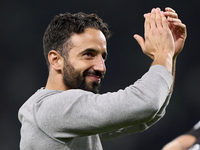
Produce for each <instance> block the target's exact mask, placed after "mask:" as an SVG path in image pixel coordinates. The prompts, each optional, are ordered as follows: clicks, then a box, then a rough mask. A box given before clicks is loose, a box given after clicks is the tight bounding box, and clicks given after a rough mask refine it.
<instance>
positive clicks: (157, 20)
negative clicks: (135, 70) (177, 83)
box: [134, 8, 175, 72]
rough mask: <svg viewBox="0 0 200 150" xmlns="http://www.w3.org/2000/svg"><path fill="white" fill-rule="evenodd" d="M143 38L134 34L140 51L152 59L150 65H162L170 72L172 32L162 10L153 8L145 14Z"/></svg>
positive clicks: (172, 49)
mask: <svg viewBox="0 0 200 150" xmlns="http://www.w3.org/2000/svg"><path fill="white" fill-rule="evenodd" d="M144 17H145V24H144V26H145V40H144V39H143V38H142V37H141V36H139V35H137V34H136V35H134V38H135V39H136V40H137V42H138V43H139V45H140V47H141V48H142V51H143V52H144V53H145V54H146V55H148V56H149V57H151V58H152V59H153V63H152V65H156V64H159V65H163V66H165V67H166V68H167V69H168V70H169V71H170V72H172V58H173V55H174V51H175V46H174V40H173V36H172V32H171V30H170V28H169V25H168V21H167V19H166V16H165V15H164V12H162V11H160V9H159V8H156V9H155V8H153V9H152V11H151V13H148V14H145V15H144Z"/></svg>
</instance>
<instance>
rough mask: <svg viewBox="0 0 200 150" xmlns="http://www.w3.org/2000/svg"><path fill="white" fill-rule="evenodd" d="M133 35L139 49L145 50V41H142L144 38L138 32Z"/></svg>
mask: <svg viewBox="0 0 200 150" xmlns="http://www.w3.org/2000/svg"><path fill="white" fill-rule="evenodd" d="M133 37H134V38H135V40H136V41H137V42H138V44H139V45H140V47H141V49H142V50H143V51H144V50H145V44H144V43H145V41H144V39H143V38H142V37H141V36H140V35H138V34H135V35H134V36H133Z"/></svg>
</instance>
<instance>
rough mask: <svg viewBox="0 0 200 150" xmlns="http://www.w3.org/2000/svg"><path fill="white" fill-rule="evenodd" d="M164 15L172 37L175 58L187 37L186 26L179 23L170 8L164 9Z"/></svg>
mask: <svg viewBox="0 0 200 150" xmlns="http://www.w3.org/2000/svg"><path fill="white" fill-rule="evenodd" d="M164 15H165V16H167V20H168V25H169V28H170V30H171V32H172V35H173V39H174V45H175V52H174V57H176V56H177V55H178V54H179V53H180V52H181V51H182V49H183V46H184V43H185V40H186V37H187V31H186V25H185V24H183V23H182V22H181V20H180V19H179V18H178V15H177V13H176V12H175V10H173V9H172V8H170V7H166V8H165V12H164Z"/></svg>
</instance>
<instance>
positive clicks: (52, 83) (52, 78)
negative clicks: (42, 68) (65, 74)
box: [45, 72, 68, 91]
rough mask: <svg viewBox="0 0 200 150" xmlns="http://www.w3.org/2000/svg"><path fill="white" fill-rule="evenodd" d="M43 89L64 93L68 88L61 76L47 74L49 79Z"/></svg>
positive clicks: (58, 74) (51, 73) (59, 74)
mask: <svg viewBox="0 0 200 150" xmlns="http://www.w3.org/2000/svg"><path fill="white" fill-rule="evenodd" d="M45 89H50V90H59V91H66V90H68V88H67V87H66V86H65V84H64V83H63V79H62V74H61V73H54V72H49V77H48V80H47V84H46V86H45Z"/></svg>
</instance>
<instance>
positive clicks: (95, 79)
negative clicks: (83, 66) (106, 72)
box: [86, 74, 101, 82]
mask: <svg viewBox="0 0 200 150" xmlns="http://www.w3.org/2000/svg"><path fill="white" fill-rule="evenodd" d="M86 76H87V77H89V78H91V79H92V80H94V81H98V82H101V77H100V76H98V75H94V74H87V75H86Z"/></svg>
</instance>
